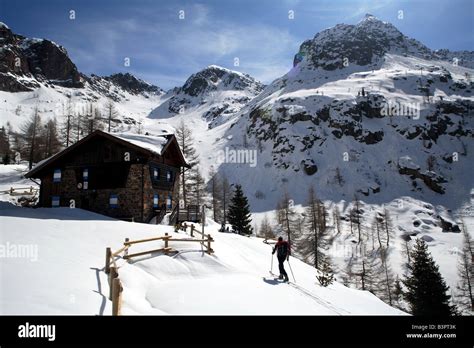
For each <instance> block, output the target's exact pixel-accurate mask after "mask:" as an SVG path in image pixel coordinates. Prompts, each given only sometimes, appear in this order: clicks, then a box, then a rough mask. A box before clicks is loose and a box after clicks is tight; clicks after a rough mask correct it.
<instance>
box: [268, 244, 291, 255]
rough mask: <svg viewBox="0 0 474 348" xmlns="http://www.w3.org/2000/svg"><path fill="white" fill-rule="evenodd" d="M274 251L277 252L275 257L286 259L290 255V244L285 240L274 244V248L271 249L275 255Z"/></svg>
mask: <svg viewBox="0 0 474 348" xmlns="http://www.w3.org/2000/svg"><path fill="white" fill-rule="evenodd" d="M275 251H276V252H277V257H279V258H285V257H288V255H291V252H290V243H288V242H287V241H286V240H282V241H281V242H277V243H276V244H275V248H274V249H273V252H272V254H275Z"/></svg>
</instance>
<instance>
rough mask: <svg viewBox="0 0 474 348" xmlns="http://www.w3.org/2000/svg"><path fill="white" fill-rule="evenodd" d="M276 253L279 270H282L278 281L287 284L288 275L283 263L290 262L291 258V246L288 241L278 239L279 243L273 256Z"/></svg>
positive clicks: (274, 249)
mask: <svg viewBox="0 0 474 348" xmlns="http://www.w3.org/2000/svg"><path fill="white" fill-rule="evenodd" d="M275 251H276V252H277V258H278V268H279V269H280V276H279V277H278V279H284V281H285V282H287V281H288V274H286V271H285V267H283V262H285V259H286V260H288V259H289V258H290V244H289V243H288V242H287V241H286V240H283V238H282V237H278V242H277V243H276V244H275V248H273V251H272V254H275Z"/></svg>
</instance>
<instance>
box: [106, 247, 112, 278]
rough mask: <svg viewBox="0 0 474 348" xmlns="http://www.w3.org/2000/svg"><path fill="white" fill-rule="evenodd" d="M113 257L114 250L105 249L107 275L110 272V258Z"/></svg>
mask: <svg viewBox="0 0 474 348" xmlns="http://www.w3.org/2000/svg"><path fill="white" fill-rule="evenodd" d="M111 256H112V250H110V248H107V249H105V273H106V274H109V272H110V257H111Z"/></svg>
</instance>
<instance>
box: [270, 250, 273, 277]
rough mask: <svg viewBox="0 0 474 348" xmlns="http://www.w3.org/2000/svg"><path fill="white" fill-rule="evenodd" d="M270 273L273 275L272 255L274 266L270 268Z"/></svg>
mask: <svg viewBox="0 0 474 348" xmlns="http://www.w3.org/2000/svg"><path fill="white" fill-rule="evenodd" d="M270 273H273V254H272V264H271V266H270Z"/></svg>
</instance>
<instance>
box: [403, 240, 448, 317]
mask: <svg viewBox="0 0 474 348" xmlns="http://www.w3.org/2000/svg"><path fill="white" fill-rule="evenodd" d="M408 271H409V275H408V276H407V277H406V278H405V279H404V280H403V284H404V285H405V286H406V288H407V291H406V292H405V293H404V297H405V300H406V301H407V302H408V303H409V306H410V310H411V313H412V314H413V315H441V316H448V315H453V314H455V309H454V307H453V306H451V305H450V303H449V301H450V298H451V296H450V295H448V294H447V291H448V290H449V287H448V286H447V285H446V283H445V281H444V279H443V278H442V277H441V274H440V272H439V269H438V266H437V265H436V264H435V262H434V261H433V258H432V256H431V254H430V253H429V252H428V246H427V245H426V243H425V242H424V241H423V240H421V239H417V240H416V243H415V245H414V249H413V250H412V251H411V263H410V264H409V265H408Z"/></svg>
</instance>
